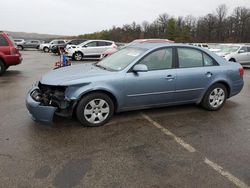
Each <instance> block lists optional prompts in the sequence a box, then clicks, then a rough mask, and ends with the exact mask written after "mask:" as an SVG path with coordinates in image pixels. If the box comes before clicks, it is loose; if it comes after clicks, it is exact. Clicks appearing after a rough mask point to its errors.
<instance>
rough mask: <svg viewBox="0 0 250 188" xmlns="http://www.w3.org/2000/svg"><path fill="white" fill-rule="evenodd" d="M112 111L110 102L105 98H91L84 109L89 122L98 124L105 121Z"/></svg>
mask: <svg viewBox="0 0 250 188" xmlns="http://www.w3.org/2000/svg"><path fill="white" fill-rule="evenodd" d="M109 113H110V107H109V105H108V103H107V102H106V101H105V100H103V99H93V100H91V101H90V102H89V103H88V104H87V105H86V106H85V109H84V117H85V119H86V120H87V121H88V122H89V123H93V124H98V123H102V122H103V121H105V120H106V119H107V117H108V115H109Z"/></svg>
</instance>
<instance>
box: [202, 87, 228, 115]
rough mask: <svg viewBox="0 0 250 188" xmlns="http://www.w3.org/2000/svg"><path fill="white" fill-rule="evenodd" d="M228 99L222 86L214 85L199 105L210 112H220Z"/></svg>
mask: <svg viewBox="0 0 250 188" xmlns="http://www.w3.org/2000/svg"><path fill="white" fill-rule="evenodd" d="M227 97H228V91H227V88H226V87H225V85H223V84H220V83H218V84H214V85H213V86H211V87H210V88H209V89H208V91H207V92H206V94H205V96H204V98H203V101H202V103H201V105H202V106H203V108H205V109H207V110H210V111H217V110H220V109H221V108H222V107H223V105H224V104H225V102H226V100H227Z"/></svg>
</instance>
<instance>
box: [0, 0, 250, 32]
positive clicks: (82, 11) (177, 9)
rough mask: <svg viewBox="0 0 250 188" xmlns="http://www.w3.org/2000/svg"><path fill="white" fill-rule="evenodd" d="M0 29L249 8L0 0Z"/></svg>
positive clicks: (217, 0) (183, 2) (62, 27)
mask: <svg viewBox="0 0 250 188" xmlns="http://www.w3.org/2000/svg"><path fill="white" fill-rule="evenodd" d="M1 1H2V2H1V11H0V30H7V31H24V32H36V33H43V34H59V35H79V34H85V33H92V32H96V31H101V30H104V29H110V28H111V27H112V26H122V25H124V24H130V23H132V22H133V21H135V22H137V23H142V22H143V21H145V20H146V21H149V22H152V21H154V20H155V19H156V18H157V16H158V15H159V14H162V13H168V14H169V15H171V16H175V17H177V16H187V15H193V16H196V17H199V16H204V15H206V14H208V13H213V12H215V9H216V7H218V6H219V5H220V4H226V5H227V7H228V8H229V13H230V12H231V11H232V10H233V9H234V8H235V7H237V6H245V7H247V8H250V0H143V1H142V0H137V1H136V0H1Z"/></svg>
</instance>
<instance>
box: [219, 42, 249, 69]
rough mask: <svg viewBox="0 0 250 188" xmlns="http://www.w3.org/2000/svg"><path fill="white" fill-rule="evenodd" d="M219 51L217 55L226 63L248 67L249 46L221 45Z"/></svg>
mask: <svg viewBox="0 0 250 188" xmlns="http://www.w3.org/2000/svg"><path fill="white" fill-rule="evenodd" d="M220 49H221V51H219V52H218V53H217V55H219V56H221V57H223V58H225V59H226V60H227V61H233V62H238V63H240V64H242V65H250V45H244V44H243V45H242V44H222V45H220Z"/></svg>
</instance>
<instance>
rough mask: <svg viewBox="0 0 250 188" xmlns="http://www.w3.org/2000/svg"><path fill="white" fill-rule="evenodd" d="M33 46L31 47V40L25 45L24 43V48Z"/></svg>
mask: <svg viewBox="0 0 250 188" xmlns="http://www.w3.org/2000/svg"><path fill="white" fill-rule="evenodd" d="M31 46H32V45H31V41H30V40H28V41H26V42H25V43H24V47H25V48H30V47H31Z"/></svg>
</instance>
